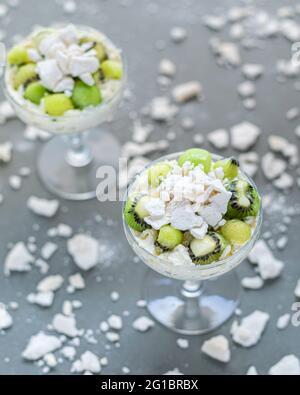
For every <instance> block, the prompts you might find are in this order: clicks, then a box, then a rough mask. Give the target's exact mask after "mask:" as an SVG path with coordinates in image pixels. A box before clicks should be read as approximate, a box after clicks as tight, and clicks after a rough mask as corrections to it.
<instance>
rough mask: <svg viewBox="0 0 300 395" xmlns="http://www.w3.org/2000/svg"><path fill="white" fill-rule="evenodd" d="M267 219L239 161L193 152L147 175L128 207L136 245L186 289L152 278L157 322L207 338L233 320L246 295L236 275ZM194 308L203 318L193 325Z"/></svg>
mask: <svg viewBox="0 0 300 395" xmlns="http://www.w3.org/2000/svg"><path fill="white" fill-rule="evenodd" d="M261 218H262V217H261V199H260V196H259V193H258V191H257V188H256V186H255V184H254V183H253V181H252V180H251V179H250V178H249V177H247V176H246V175H245V174H244V173H243V172H242V171H241V170H240V168H239V164H238V161H237V160H235V159H234V158H225V159H223V158H219V157H217V156H214V155H212V154H211V153H210V152H208V151H206V150H202V149H190V150H188V151H186V152H184V153H180V154H173V155H170V156H167V157H165V158H162V159H159V160H158V161H157V162H155V163H154V164H152V165H151V166H150V167H149V168H147V169H145V170H144V171H143V172H142V173H141V174H139V175H138V176H137V178H136V179H135V180H134V181H133V183H132V184H131V185H130V187H129V190H128V196H127V199H126V203H125V205H124V223H125V232H126V235H127V238H128V241H129V243H130V245H131V246H132V247H133V249H134V250H135V252H136V253H137V255H138V256H139V257H140V258H141V259H142V260H143V261H144V262H145V263H146V264H147V265H148V266H149V267H151V269H153V270H154V271H156V272H158V273H160V274H162V275H163V276H166V277H169V278H172V279H176V280H182V281H184V284H183V286H182V287H181V288H180V287H178V289H177V285H176V282H172V281H170V282H168V283H166V281H163V280H162V279H161V277H157V276H155V275H153V274H150V275H148V280H147V282H146V285H145V286H144V287H143V288H144V296H145V298H146V299H147V300H148V307H149V310H150V312H151V313H152V314H153V315H154V317H155V318H157V319H158V321H160V322H162V323H163V324H165V325H166V326H168V327H170V328H171V329H174V330H176V331H178V332H181V333H204V332H207V331H209V330H211V329H213V328H214V327H216V326H218V325H220V324H221V323H222V322H224V321H225V320H226V319H227V318H229V316H230V315H231V314H232V313H233V311H234V308H235V307H236V306H237V303H238V302H237V300H238V290H239V287H238V283H237V280H236V278H235V274H234V272H232V273H229V272H230V271H231V270H232V269H234V268H235V267H236V266H237V265H238V264H239V263H241V262H242V261H243V260H244V259H245V258H246V256H247V255H248V253H249V252H250V250H251V248H252V247H253V244H254V242H255V240H256V239H257V237H258V234H259V229H260V225H261ZM226 273H227V274H226ZM221 275H224V277H223V278H222V279H220V280H218V281H215V279H216V278H217V277H220V276H221ZM149 276H150V278H149ZM210 279H214V281H208V282H207V284H204V283H203V281H204V280H210ZM221 281H223V283H226V282H227V284H225V286H224V287H221V288H223V289H224V291H225V292H222V291H221V288H220V287H219V286H218V282H221ZM218 287H219V288H220V289H218ZM210 288H212V289H213V291H212V292H210V290H209V289H210ZM155 292H157V295H156V296H155ZM174 293H175V295H174ZM205 293H207V294H208V295H205ZM221 293H223V295H220V294H221ZM224 293H225V294H224ZM172 294H173V295H172ZM226 294H227V295H226ZM159 295H160V296H159ZM187 298H188V301H189V303H188V304H187ZM205 298H206V299H205ZM192 300H193V302H194V312H196V311H197V312H198V313H199V314H196V318H195V321H194V322H190V323H187V322H185V320H184V318H183V314H186V313H187V312H186V310H185V308H186V307H187V305H191V301H192ZM218 300H219V302H220V303H219V305H218V303H216V302H217V301H218ZM203 301H205V303H206V304H205V306H206V307H205V308H204V307H203V306H202V305H201V303H202V302H203ZM195 303H196V304H195ZM211 303H212V305H210V304H211ZM220 304H222V305H223V306H222V307H220ZM195 306H196V307H195ZM178 311H180V313H179V312H178ZM204 311H205V312H206V316H205V314H204V315H203V312H204ZM207 314H208V316H209V317H208V316H207ZM172 317H173V318H172ZM176 317H177V318H176ZM200 317H201V319H200ZM172 320H173V321H172Z"/></svg>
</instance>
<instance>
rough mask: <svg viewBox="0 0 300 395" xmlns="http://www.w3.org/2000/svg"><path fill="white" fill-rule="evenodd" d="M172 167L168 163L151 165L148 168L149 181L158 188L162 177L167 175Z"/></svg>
mask: <svg viewBox="0 0 300 395" xmlns="http://www.w3.org/2000/svg"><path fill="white" fill-rule="evenodd" d="M171 170H172V167H171V166H170V165H169V164H168V163H163V162H161V163H157V164H156V165H154V166H152V167H150V169H149V170H148V183H149V185H150V186H151V187H153V188H156V187H158V186H159V184H160V183H161V181H162V179H163V178H164V177H166V176H167V175H168V174H169V173H170V171H171Z"/></svg>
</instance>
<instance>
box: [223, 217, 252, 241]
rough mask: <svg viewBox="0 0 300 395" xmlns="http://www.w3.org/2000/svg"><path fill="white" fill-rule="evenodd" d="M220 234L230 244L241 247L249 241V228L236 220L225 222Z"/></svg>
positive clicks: (244, 223)
mask: <svg viewBox="0 0 300 395" xmlns="http://www.w3.org/2000/svg"><path fill="white" fill-rule="evenodd" d="M220 232H221V234H222V236H224V237H225V239H226V240H228V241H229V242H230V243H232V244H239V245H242V244H245V243H246V242H247V241H248V240H250V239H251V226H250V225H249V224H246V222H243V221H240V220H238V219H232V220H230V221H228V222H226V224H225V225H224V226H222V228H221V229H220Z"/></svg>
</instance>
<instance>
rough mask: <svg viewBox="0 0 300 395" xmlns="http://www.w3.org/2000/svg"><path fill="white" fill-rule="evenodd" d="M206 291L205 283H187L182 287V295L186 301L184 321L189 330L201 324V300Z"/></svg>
mask: <svg viewBox="0 0 300 395" xmlns="http://www.w3.org/2000/svg"><path fill="white" fill-rule="evenodd" d="M203 290H204V282H203V281H185V282H183V283H182V286H181V294H182V296H183V298H184V299H185V309H184V319H185V321H186V323H187V326H188V327H189V329H193V327H194V325H195V323H197V322H199V319H202V318H201V317H200V310H199V298H200V297H201V295H202V293H203Z"/></svg>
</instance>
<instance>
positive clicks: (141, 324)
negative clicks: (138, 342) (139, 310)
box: [132, 316, 154, 332]
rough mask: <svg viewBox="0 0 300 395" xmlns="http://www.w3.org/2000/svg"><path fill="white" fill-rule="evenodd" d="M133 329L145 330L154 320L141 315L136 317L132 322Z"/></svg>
mask: <svg viewBox="0 0 300 395" xmlns="http://www.w3.org/2000/svg"><path fill="white" fill-rule="evenodd" d="M132 326H133V329H135V330H137V331H138V332H147V331H148V330H149V329H151V328H153V327H154V322H153V321H152V320H151V319H150V318H148V317H146V316H142V317H139V318H137V319H136V320H135V321H134V322H133V324H132Z"/></svg>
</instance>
